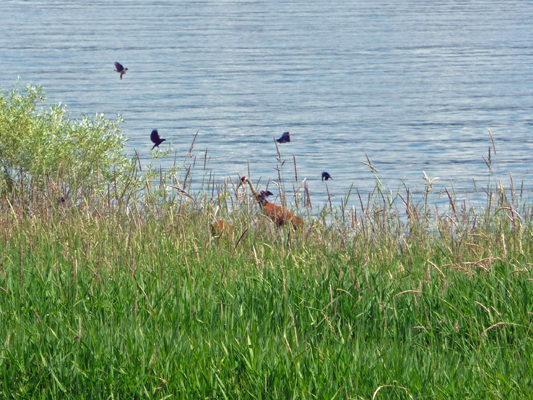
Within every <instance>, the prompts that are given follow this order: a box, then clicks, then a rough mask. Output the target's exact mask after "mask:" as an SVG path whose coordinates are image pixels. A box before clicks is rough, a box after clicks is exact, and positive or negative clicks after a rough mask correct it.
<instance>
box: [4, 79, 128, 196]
mask: <svg viewBox="0 0 533 400" xmlns="http://www.w3.org/2000/svg"><path fill="white" fill-rule="evenodd" d="M44 101H45V95H44V91H43V88H42V87H40V86H37V85H27V86H26V87H25V88H24V89H21V88H19V87H18V86H15V87H14V88H13V89H12V90H10V91H4V90H2V89H1V88H0V164H1V165H2V167H3V168H2V169H3V174H0V193H6V192H10V191H11V190H13V189H16V188H23V187H24V186H26V185H29V186H31V189H39V190H40V189H42V188H43V187H44V185H45V183H46V182H48V183H49V182H50V181H51V180H52V181H54V182H56V183H58V182H60V181H61V180H62V177H65V176H68V190H69V191H71V190H72V188H73V187H74V186H79V185H80V184H87V183H88V182H90V184H91V185H92V186H93V187H97V186H101V187H103V186H102V185H105V184H106V182H107V183H108V182H110V181H111V180H115V181H116V178H117V176H121V175H123V174H127V173H128V171H130V168H131V167H132V162H131V161H129V160H128V158H127V157H126V156H125V155H124V152H123V150H124V145H125V142H126V138H125V136H124V135H123V134H122V133H121V132H120V128H119V125H120V123H121V122H122V118H121V117H120V116H119V117H118V118H117V119H116V120H115V121H111V120H107V119H106V118H105V117H104V115H103V114H97V115H95V116H94V117H92V118H88V117H85V116H84V117H83V118H82V119H81V120H79V121H77V120H71V119H70V118H69V116H68V114H66V110H65V106H62V105H60V104H59V105H53V106H51V107H49V108H46V107H44V105H43V106H42V107H40V108H39V107H38V106H39V104H42V103H44Z"/></svg>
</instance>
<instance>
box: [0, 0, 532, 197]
mask: <svg viewBox="0 0 533 400" xmlns="http://www.w3.org/2000/svg"><path fill="white" fill-rule="evenodd" d="M115 61H119V62H121V63H122V64H123V65H124V66H125V67H127V68H129V71H128V72H127V73H126V75H125V76H124V78H123V80H120V79H119V76H118V74H117V73H116V72H114V66H113V63H114V62H115ZM17 77H20V85H25V84H26V83H29V82H33V83H38V84H41V85H43V86H44V88H45V90H46V93H47V97H48V99H49V101H50V102H54V103H57V102H62V103H63V104H67V106H68V110H69V111H70V112H71V114H72V117H74V118H78V117H79V116H80V115H81V114H87V115H91V114H94V113H105V114H106V116H107V117H109V118H114V117H115V116H116V115H117V114H121V115H123V117H124V118H125V121H126V123H125V124H124V125H123V131H124V133H125V134H126V136H127V137H128V138H129V139H130V140H129V143H128V152H129V153H131V154H133V151H134V148H135V149H137V150H138V151H139V153H140V155H141V158H142V162H143V163H144V164H147V163H149V162H150V161H151V155H150V148H151V147H152V144H151V142H150V140H149V135H150V132H151V130H152V129H158V130H159V132H160V134H161V136H162V137H164V138H167V139H168V140H171V141H172V143H171V147H172V149H173V151H175V152H176V153H177V156H178V160H180V161H181V160H183V159H184V158H185V156H186V154H187V152H188V150H189V147H190V144H191V142H192V139H193V137H194V135H195V133H196V132H197V131H199V135H198V138H197V140H196V144H195V148H194V151H193V153H194V154H195V155H197V156H198V161H197V167H196V168H195V172H194V175H193V176H194V179H195V182H197V183H199V182H201V180H202V179H203V176H204V175H203V174H204V170H203V164H204V160H203V157H204V154H205V151H206V149H207V157H208V162H207V168H208V170H209V171H211V172H213V173H215V176H216V178H217V179H220V180H222V179H224V178H226V177H227V176H228V174H229V175H231V176H232V177H233V178H234V179H236V178H237V173H241V174H243V175H248V172H247V170H248V162H249V164H250V168H251V176H252V178H253V180H254V181H255V182H257V181H259V179H261V182H263V183H266V181H268V180H269V179H277V176H278V175H277V172H276V170H275V167H276V148H275V146H274V144H273V140H272V138H273V137H279V136H281V134H282V133H283V132H284V131H290V132H291V142H290V143H289V144H284V145H280V149H281V152H282V156H283V159H285V160H287V163H286V164H285V166H284V177H285V179H286V182H287V187H288V188H292V185H293V183H294V180H295V176H294V167H293V154H294V156H295V157H296V161H297V165H298V179H299V181H300V182H301V180H302V179H304V178H307V180H308V183H309V189H310V192H311V195H312V200H313V204H314V205H316V204H322V203H323V202H324V201H325V200H326V198H327V192H326V187H325V183H324V182H322V181H321V172H322V171H328V172H329V173H330V174H331V175H332V177H333V180H332V181H328V187H329V191H330V193H331V195H332V196H333V198H334V201H336V202H339V201H340V198H341V197H342V196H344V195H346V194H347V193H348V191H349V188H350V186H351V185H352V184H354V188H357V189H359V191H360V192H361V193H362V194H363V195H365V194H366V193H368V192H369V191H371V190H372V189H373V188H374V186H375V179H374V176H373V175H372V173H371V172H370V169H369V168H368V167H367V166H365V165H363V164H361V162H366V156H365V154H366V155H368V157H369V158H370V160H371V161H372V163H373V165H374V166H375V167H376V168H377V170H378V171H379V178H380V180H381V181H382V183H383V184H384V185H385V186H386V187H387V188H388V189H390V190H393V191H396V189H398V187H400V186H401V185H402V181H403V182H405V184H406V185H407V186H409V187H410V188H411V189H413V190H415V191H418V192H419V193H420V191H421V190H422V189H423V187H424V180H423V172H422V171H425V172H426V173H427V175H428V176H429V177H432V178H433V177H439V178H440V180H439V181H437V182H436V183H435V187H436V189H437V190H439V189H441V188H443V187H446V188H449V189H451V188H452V182H453V186H454V188H455V190H456V192H457V194H458V196H459V198H468V199H470V200H472V201H474V202H475V201H480V200H481V199H483V196H482V194H481V193H477V192H476V191H475V187H474V184H473V182H472V180H473V179H475V181H476V184H477V189H478V190H479V191H481V187H487V185H489V184H491V185H493V184H495V183H496V182H497V181H498V179H501V180H502V183H503V184H504V185H507V186H508V185H509V182H510V178H509V174H510V173H511V174H512V176H513V179H514V182H515V184H516V185H517V186H519V185H520V184H521V183H522V181H523V184H524V190H525V195H526V196H527V197H531V196H530V195H529V194H530V193H531V191H532V189H533V181H532V179H531V172H532V162H531V161H532V154H531V147H532V144H533V139H532V134H531V133H532V127H533V118H532V113H531V111H532V109H533V3H531V2H529V1H502V2H494V1H475V0H474V1H450V0H443V1H431V2H420V1H407V0H371V1H346V0H330V1H327V2H325V1H313V0H311V1H309V0H305V1H301V0H298V1H292V2H287V1H280V0H269V1H223V0H216V1H150V2H148V1H138V0H137V1H131V0H129V1H127V0H126V1H125V0H121V1H115V0H106V1H100V0H91V1H81V0H77V1H76V0H69V1H33V0H30V1H12V0H7V1H6V0H4V1H2V6H1V8H0V86H1V87H3V88H4V89H9V88H11V87H12V86H13V85H14V84H15V81H16V80H17ZM488 129H490V130H491V132H492V133H493V135H494V139H495V143H496V150H497V155H494V153H493V154H492V156H493V171H494V175H492V176H491V175H490V174H489V173H488V169H487V166H486V165H485V162H484V161H483V159H482V156H484V157H485V158H487V157H488V149H489V146H491V140H490V136H489V134H488ZM165 143H168V142H165ZM173 161H174V158H173V157H169V158H168V159H166V160H162V159H156V160H154V165H162V166H163V167H166V166H169V165H171V164H172V163H173ZM350 203H353V204H358V199H357V201H356V198H355V197H352V199H351V201H350Z"/></svg>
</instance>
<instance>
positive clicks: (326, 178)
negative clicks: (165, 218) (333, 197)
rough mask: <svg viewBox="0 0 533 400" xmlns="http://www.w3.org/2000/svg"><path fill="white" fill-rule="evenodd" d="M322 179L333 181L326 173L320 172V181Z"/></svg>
mask: <svg viewBox="0 0 533 400" xmlns="http://www.w3.org/2000/svg"><path fill="white" fill-rule="evenodd" d="M324 179H325V180H328V179H333V178H332V177H331V175H330V174H328V173H327V172H322V180H324Z"/></svg>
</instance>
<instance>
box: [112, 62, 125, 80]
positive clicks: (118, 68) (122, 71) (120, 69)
mask: <svg viewBox="0 0 533 400" xmlns="http://www.w3.org/2000/svg"><path fill="white" fill-rule="evenodd" d="M115 68H116V71H117V72H118V73H119V74H120V79H122V75H124V74H125V73H126V71H127V70H128V69H127V68H124V67H123V66H122V64H121V63H119V62H118V61H115Z"/></svg>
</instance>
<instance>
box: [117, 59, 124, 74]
mask: <svg viewBox="0 0 533 400" xmlns="http://www.w3.org/2000/svg"><path fill="white" fill-rule="evenodd" d="M115 68H116V69H117V72H121V71H122V70H123V69H124V67H123V66H122V64H121V63H119V62H118V61H115Z"/></svg>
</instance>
